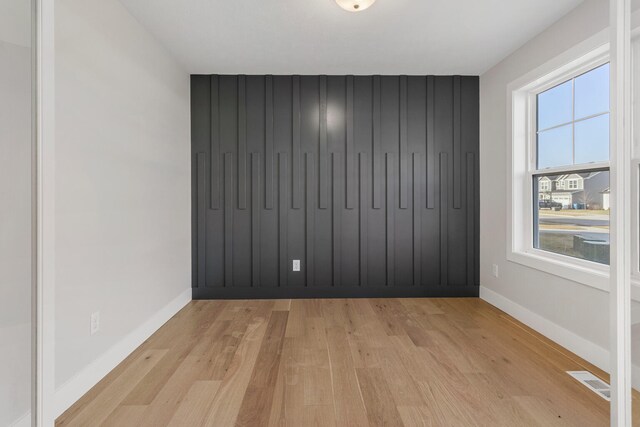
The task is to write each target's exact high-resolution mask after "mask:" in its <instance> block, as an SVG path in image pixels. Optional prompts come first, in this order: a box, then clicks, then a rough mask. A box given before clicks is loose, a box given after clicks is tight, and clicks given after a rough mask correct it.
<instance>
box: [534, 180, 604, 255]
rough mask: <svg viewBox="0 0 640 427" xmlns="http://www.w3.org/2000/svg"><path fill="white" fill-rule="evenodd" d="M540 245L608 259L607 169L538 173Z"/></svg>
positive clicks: (568, 253) (565, 251)
mask: <svg viewBox="0 0 640 427" xmlns="http://www.w3.org/2000/svg"><path fill="white" fill-rule="evenodd" d="M534 185H536V186H537V189H536V193H537V194H538V209H537V218H536V224H537V227H536V228H537V233H536V237H537V239H536V240H537V241H536V242H535V246H536V247H537V248H539V249H544V250H547V251H551V252H555V253H560V254H563V255H569V256H573V257H576V258H582V259H586V260H589V261H594V262H599V263H601V264H608V263H609V207H610V206H609V171H608V170H598V171H589V172H576V173H570V174H561V175H543V176H538V177H537V178H536V180H535V183H534Z"/></svg>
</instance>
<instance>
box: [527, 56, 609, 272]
mask: <svg viewBox="0 0 640 427" xmlns="http://www.w3.org/2000/svg"><path fill="white" fill-rule="evenodd" d="M534 96H535V98H534V99H532V101H534V102H535V106H536V108H535V110H534V111H535V138H532V140H534V141H535V146H534V147H533V149H534V151H535V164H534V165H533V168H532V169H533V170H532V171H531V177H532V181H533V192H534V195H535V196H534V200H537V201H538V202H537V206H534V207H533V210H534V213H533V247H534V248H536V249H540V250H543V251H546V252H553V253H556V254H560V255H565V256H569V257H574V258H580V259H583V260H587V261H591V262H596V263H600V264H609V203H608V198H609V196H608V192H609V64H603V65H600V66H598V67H596V68H593V69H591V70H589V71H587V72H584V73H582V74H579V75H577V76H575V77H573V78H571V79H568V80H565V81H563V82H561V83H559V84H557V85H555V86H553V87H551V88H549V89H546V90H544V91H542V92H539V93H537V94H534ZM532 128H533V127H532ZM549 193H550V194H549Z"/></svg>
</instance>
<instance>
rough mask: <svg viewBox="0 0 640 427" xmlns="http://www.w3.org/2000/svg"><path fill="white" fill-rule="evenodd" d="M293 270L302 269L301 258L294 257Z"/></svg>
mask: <svg viewBox="0 0 640 427" xmlns="http://www.w3.org/2000/svg"><path fill="white" fill-rule="evenodd" d="M293 271H300V260H299V259H294V260H293Z"/></svg>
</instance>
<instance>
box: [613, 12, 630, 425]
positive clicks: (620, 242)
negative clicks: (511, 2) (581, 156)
mask: <svg viewBox="0 0 640 427" xmlns="http://www.w3.org/2000/svg"><path fill="white" fill-rule="evenodd" d="M610 6H611V7H610V22H611V25H610V31H611V142H612V143H611V145H610V147H611V148H610V149H611V152H610V155H611V156H610V157H611V209H612V211H611V213H612V214H611V269H610V274H611V276H610V342H611V352H610V358H611V369H610V373H611V392H612V393H611V426H614V427H623V426H624V427H627V426H631V423H632V419H631V316H630V311H631V267H632V266H631V255H630V254H631V239H630V236H629V233H630V230H631V202H630V199H631V188H632V187H631V0H610Z"/></svg>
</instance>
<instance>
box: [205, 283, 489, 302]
mask: <svg viewBox="0 0 640 427" xmlns="http://www.w3.org/2000/svg"><path fill="white" fill-rule="evenodd" d="M479 292H480V288H479V287H478V286H441V287H421V286H389V287H368V288H363V287H360V286H353V287H340V288H335V287H311V288H303V287H299V288H293V287H287V288H282V287H259V288H253V287H244V288H242V287H234V288H224V287H216V288H213V287H211V288H193V299H194V300H198V299H281V298H420V297H422V298H428V297H478V296H479Z"/></svg>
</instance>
